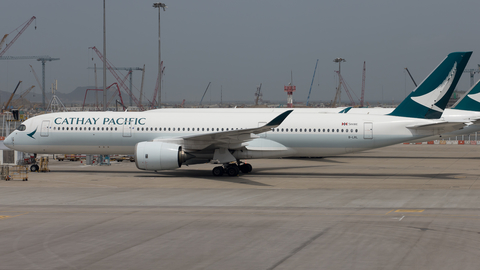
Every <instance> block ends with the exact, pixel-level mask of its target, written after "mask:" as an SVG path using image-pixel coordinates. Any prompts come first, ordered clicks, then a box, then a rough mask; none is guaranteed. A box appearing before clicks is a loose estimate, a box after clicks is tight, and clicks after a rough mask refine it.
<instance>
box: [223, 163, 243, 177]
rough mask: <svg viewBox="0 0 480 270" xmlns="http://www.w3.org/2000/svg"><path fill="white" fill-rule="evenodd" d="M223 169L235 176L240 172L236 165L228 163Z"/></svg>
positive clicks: (229, 174)
mask: <svg viewBox="0 0 480 270" xmlns="http://www.w3.org/2000/svg"><path fill="white" fill-rule="evenodd" d="M225 171H226V172H227V174H228V176H237V175H238V173H239V172H240V169H239V168H238V166H237V165H230V166H228V167H227V168H226V169H225Z"/></svg>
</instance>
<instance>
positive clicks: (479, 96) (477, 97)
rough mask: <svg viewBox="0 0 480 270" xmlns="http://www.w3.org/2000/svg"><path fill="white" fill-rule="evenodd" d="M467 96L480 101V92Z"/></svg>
mask: <svg viewBox="0 0 480 270" xmlns="http://www.w3.org/2000/svg"><path fill="white" fill-rule="evenodd" d="M467 97H469V98H471V99H473V100H475V101H476V102H479V103H480V93H476V94H471V95H467Z"/></svg>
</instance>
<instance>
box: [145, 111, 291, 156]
mask: <svg viewBox="0 0 480 270" xmlns="http://www.w3.org/2000/svg"><path fill="white" fill-rule="evenodd" d="M292 112H293V110H288V111H285V112H283V113H282V114H280V115H278V116H277V117H275V118H274V119H273V120H271V121H270V122H268V123H267V124H266V125H264V126H261V127H255V128H247V129H238V130H230V131H222V132H212V133H208V134H201V135H191V136H185V137H181V138H171V139H158V140H154V141H162V142H170V143H177V144H180V145H183V147H184V149H185V151H187V152H188V151H198V150H204V149H216V148H227V149H239V148H241V147H243V146H245V145H246V142H248V141H250V140H253V139H256V138H258V137H259V136H256V134H260V133H263V132H267V131H270V130H272V129H273V128H276V127H278V126H279V125H280V124H281V123H282V122H283V121H284V120H285V118H287V116H288V115H290V113H292Z"/></svg>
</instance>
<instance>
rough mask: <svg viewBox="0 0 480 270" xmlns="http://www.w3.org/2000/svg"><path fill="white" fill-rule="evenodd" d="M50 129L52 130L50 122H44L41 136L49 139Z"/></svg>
mask: <svg viewBox="0 0 480 270" xmlns="http://www.w3.org/2000/svg"><path fill="white" fill-rule="evenodd" d="M49 128H50V120H43V121H42V126H41V127H40V136H41V137H48V130H49Z"/></svg>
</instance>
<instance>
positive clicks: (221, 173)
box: [212, 166, 224, 176]
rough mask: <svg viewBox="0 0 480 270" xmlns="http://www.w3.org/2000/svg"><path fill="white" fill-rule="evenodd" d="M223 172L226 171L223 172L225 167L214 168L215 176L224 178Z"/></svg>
mask: <svg viewBox="0 0 480 270" xmlns="http://www.w3.org/2000/svg"><path fill="white" fill-rule="evenodd" d="M223 171H224V170H223V167H222V166H218V167H215V168H213V170H212V174H213V175H214V176H222V175H223Z"/></svg>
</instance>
